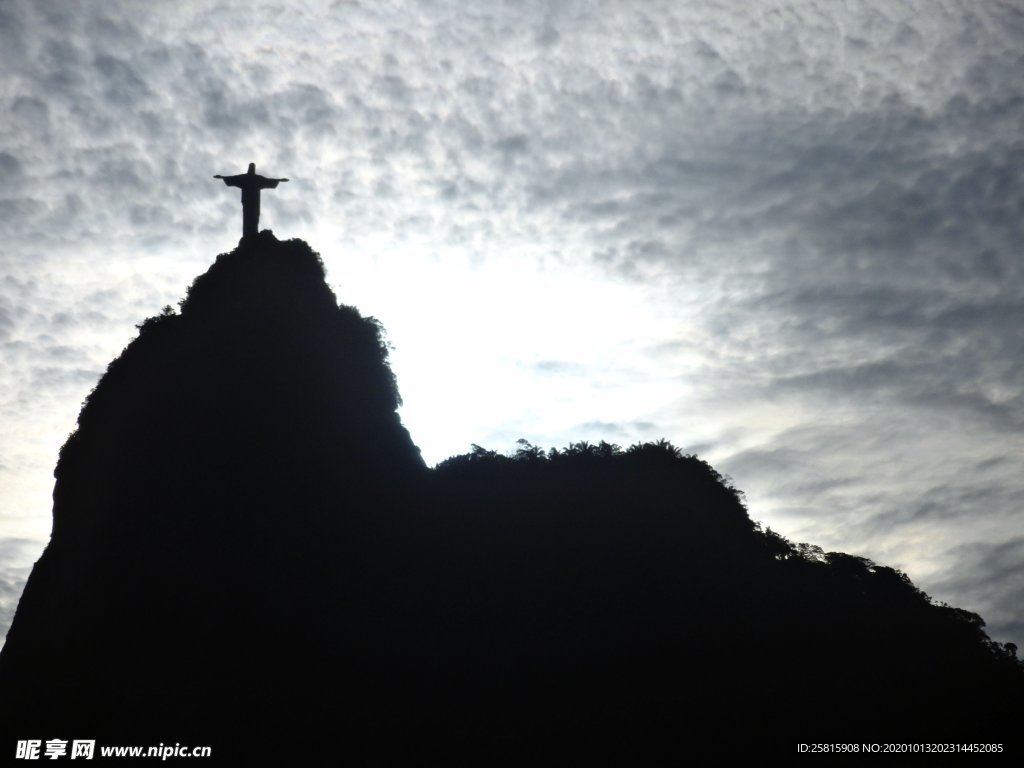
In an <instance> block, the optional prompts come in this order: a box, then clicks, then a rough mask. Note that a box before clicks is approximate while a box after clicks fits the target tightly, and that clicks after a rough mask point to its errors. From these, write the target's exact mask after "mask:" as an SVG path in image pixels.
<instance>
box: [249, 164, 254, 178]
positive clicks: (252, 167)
mask: <svg viewBox="0 0 1024 768" xmlns="http://www.w3.org/2000/svg"><path fill="white" fill-rule="evenodd" d="M254 173H256V163H249V175H250V176H252V175H253V174H254Z"/></svg>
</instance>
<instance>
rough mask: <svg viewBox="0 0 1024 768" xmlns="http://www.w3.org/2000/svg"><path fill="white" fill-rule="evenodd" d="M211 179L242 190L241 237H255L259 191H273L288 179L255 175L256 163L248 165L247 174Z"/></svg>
mask: <svg viewBox="0 0 1024 768" xmlns="http://www.w3.org/2000/svg"><path fill="white" fill-rule="evenodd" d="M213 178H215V179H224V183H225V184H227V185H228V186H229V187H241V188H242V237H245V236H246V235H255V234H256V231H257V229H259V224H260V190H261V189H273V188H274V187H276V186H277V185H278V183H279V182H282V181H288V179H268V178H267V177H266V176H257V175H256V163H249V172H248V173H240V174H238V175H237V176H221V175H220V174H217V175H216V176H214V177H213Z"/></svg>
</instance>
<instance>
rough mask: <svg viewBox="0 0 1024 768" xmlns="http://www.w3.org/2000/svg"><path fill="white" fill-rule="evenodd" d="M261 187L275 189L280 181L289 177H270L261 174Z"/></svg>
mask: <svg viewBox="0 0 1024 768" xmlns="http://www.w3.org/2000/svg"><path fill="white" fill-rule="evenodd" d="M259 179H260V189H273V188H274V187H276V186H277V184H278V182H281V181H288V179H268V178H267V177H266V176H260V177H259Z"/></svg>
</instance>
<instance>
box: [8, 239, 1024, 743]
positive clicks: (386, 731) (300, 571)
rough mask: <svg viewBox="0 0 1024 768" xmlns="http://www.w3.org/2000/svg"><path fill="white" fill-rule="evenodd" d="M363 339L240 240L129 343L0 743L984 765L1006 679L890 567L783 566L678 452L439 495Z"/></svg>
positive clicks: (266, 246) (516, 460) (290, 266)
mask: <svg viewBox="0 0 1024 768" xmlns="http://www.w3.org/2000/svg"><path fill="white" fill-rule="evenodd" d="M399 404H400V399H399V395H398V388H397V385H396V382H395V378H394V376H393V375H392V373H391V370H390V368H389V367H388V364H387V347H386V344H385V343H384V340H383V332H382V329H381V327H380V325H379V324H378V323H377V322H376V321H375V320H373V319H372V318H364V317H362V316H361V315H360V314H359V313H358V312H357V311H356V310H355V309H353V308H351V307H346V306H339V305H338V303H337V300H336V298H335V296H334V294H333V292H332V291H331V290H330V288H329V287H328V286H327V285H326V283H325V281H324V270H323V265H322V263H321V261H320V258H319V256H318V255H317V254H316V253H315V252H313V251H312V249H311V248H310V247H309V246H308V245H307V244H306V243H304V242H302V241H301V240H289V241H286V242H281V241H278V240H277V239H276V238H275V237H274V236H273V234H272V233H270V232H269V231H264V232H261V233H258V234H255V235H251V236H247V237H244V238H243V239H242V241H241V242H240V244H239V246H238V247H237V248H236V249H234V250H233V251H231V252H229V253H224V254H221V255H220V256H218V257H217V260H216V261H215V263H214V264H213V265H212V266H211V267H210V268H209V270H208V271H207V272H206V273H205V274H203V275H201V276H199V277H198V278H196V280H195V281H194V283H193V284H192V286H191V288H190V289H189V291H188V294H187V296H186V298H185V299H184V300H183V301H182V302H181V304H180V312H175V311H174V310H173V309H171V308H170V307H168V308H165V310H164V312H163V313H162V314H160V315H157V316H156V317H153V318H150V319H149V320H147V321H145V322H144V323H142V324H141V325H140V326H139V334H138V337H137V338H136V339H135V340H134V341H132V342H131V344H129V345H128V347H127V348H126V349H125V350H124V351H123V352H122V354H121V355H120V356H119V357H118V358H117V359H116V360H114V361H113V362H112V363H111V364H110V366H109V368H108V370H107V372H106V374H105V375H104V376H103V378H102V380H101V381H100V382H99V384H98V385H97V387H96V388H95V390H94V391H93V392H92V393H91V394H90V395H89V397H88V398H87V400H86V402H85V404H84V406H83V408H82V411H81V414H80V416H79V422H78V429H77V430H76V431H75V432H74V433H73V434H72V435H71V436H70V437H69V438H68V440H67V442H66V444H65V445H64V447H63V448H62V450H61V454H60V459H59V462H58V465H57V468H56V471H55V476H56V485H55V489H54V526H53V534H52V537H51V540H50V543H49V545H48V546H47V548H46V551H45V552H44V553H43V556H42V557H41V558H40V560H39V562H38V563H37V564H36V566H35V568H34V569H33V571H32V574H31V577H30V579H29V582H28V584H27V586H26V589H25V593H24V595H23V597H22V600H21V603H20V604H19V607H18V611H17V614H16V616H15V620H14V624H13V626H12V628H11V631H10V633H9V634H8V639H7V645H6V647H5V648H4V650H3V652H2V654H0V722H2V723H3V725H2V726H0V730H2V734H0V735H2V737H3V740H2V742H0V750H2V749H14V740H17V739H32V738H39V739H51V738H61V739H70V738H87V739H96V740H97V743H98V744H147V745H149V744H152V745H156V744H158V743H175V742H180V743H182V744H191V745H210V746H211V747H212V748H213V750H214V757H215V758H217V757H219V758H221V759H222V760H227V761H229V762H238V763H242V762H245V763H249V762H252V761H254V760H257V759H267V758H268V757H269V758H270V759H280V760H288V761H294V760H295V759H296V757H299V758H301V759H304V760H306V759H308V760H312V759H318V760H323V759H327V758H333V759H336V758H338V757H339V756H340V757H348V758H353V759H359V760H374V761H378V760H389V759H406V760H412V759H415V760H427V759H430V758H468V757H470V756H472V758H473V759H474V760H480V759H483V760H484V761H486V762H494V761H498V762H512V761H517V762H521V761H523V760H527V759H536V758H538V757H540V756H542V755H552V754H559V755H565V756H570V755H571V756H574V757H582V758H591V759H593V758H600V759H608V758H609V757H612V758H620V759H633V760H638V761H639V760H653V759H657V760H667V759H678V758H680V757H684V756H689V755H693V754H695V753H700V752H705V753H707V754H720V753H721V749H722V748H723V745H728V748H729V749H730V750H731V751H734V752H735V751H748V752H751V753H755V754H760V753H764V752H766V751H778V752H780V753H782V752H785V753H786V754H790V753H791V752H792V750H793V748H794V745H795V744H796V743H797V742H800V741H803V742H815V741H823V740H824V741H838V740H849V741H851V743H852V742H853V741H858V742H864V741H870V740H882V739H890V740H891V739H898V740H900V741H911V740H925V739H938V740H942V741H951V740H953V739H955V738H956V739H958V738H964V739H968V740H971V741H979V740H981V739H994V740H995V741H1000V740H1001V741H1005V740H1006V734H1007V733H1010V731H1009V730H1006V729H1007V728H1009V727H1010V724H1011V723H1013V722H1015V718H1016V717H1017V716H1018V713H1019V711H1020V706H1021V704H1022V703H1024V695H1022V692H1024V673H1022V669H1021V665H1020V663H1019V662H1018V661H1017V659H1016V657H1015V656H1014V655H1013V654H1012V653H1010V652H1009V650H1008V649H1007V648H1006V647H1003V646H1000V645H999V644H998V643H993V642H992V641H991V640H989V639H988V637H987V636H986V635H985V633H984V631H983V622H982V621H981V619H980V618H979V617H977V616H975V615H974V614H970V613H967V612H966V611H960V610H958V609H955V608H951V607H949V606H943V605H935V604H933V603H932V602H931V601H930V600H929V599H928V598H927V596H925V595H923V594H922V593H921V592H920V591H919V590H917V589H916V588H915V587H914V586H913V585H912V584H911V583H910V582H909V580H908V579H907V578H906V577H905V576H904V575H902V574H900V573H899V572H898V571H894V570H892V569H890V568H885V567H883V566H878V565H876V564H874V563H871V562H870V561H868V560H866V559H864V558H857V557H852V556H849V555H844V554H842V553H824V552H822V551H821V550H820V549H817V548H814V547H810V546H808V545H793V544H791V543H790V542H788V541H786V540H785V539H783V538H782V537H780V536H778V535H776V534H774V533H772V532H771V531H770V530H768V531H762V530H761V529H760V527H759V526H757V525H755V524H754V523H753V522H752V521H751V520H750V519H749V517H748V515H747V511H746V508H745V506H744V504H743V502H742V498H741V496H740V494H739V493H738V492H737V491H736V490H735V489H733V488H732V487H731V486H730V485H729V484H728V483H727V482H726V481H725V480H724V479H723V478H722V477H721V475H719V474H718V473H717V472H716V471H715V470H714V469H713V468H711V467H710V466H709V465H708V464H706V463H705V462H703V461H701V460H700V459H698V458H697V457H694V456H685V455H682V454H681V453H680V452H679V451H678V450H677V449H675V448H674V447H673V446H671V445H670V444H668V443H665V442H660V443H657V444H646V445H637V446H633V447H631V448H629V449H626V450H623V449H621V448H619V447H618V446H613V445H609V444H607V443H601V444H599V445H589V444H587V443H576V444H573V445H570V446H569V447H568V448H566V449H564V450H552V451H549V452H544V451H541V450H540V449H537V448H535V447H534V446H531V445H529V444H526V443H522V444H521V447H520V450H519V451H518V452H517V453H516V455H515V456H512V457H507V456H502V455H499V454H496V453H494V452H491V451H487V450H485V449H482V448H479V447H475V448H474V450H473V451H472V452H471V453H469V454H467V455H465V456H458V457H453V458H451V459H449V460H447V461H445V462H443V463H442V464H441V465H439V466H438V467H437V468H436V469H434V470H429V471H428V470H427V469H426V467H425V466H424V463H423V461H422V458H421V457H420V453H419V450H418V449H417V448H416V446H415V445H414V444H413V442H412V440H411V438H410V436H409V434H408V432H407V431H406V430H405V428H404V427H403V426H402V424H401V421H400V419H399V417H398V413H397V409H398V406H399Z"/></svg>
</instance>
